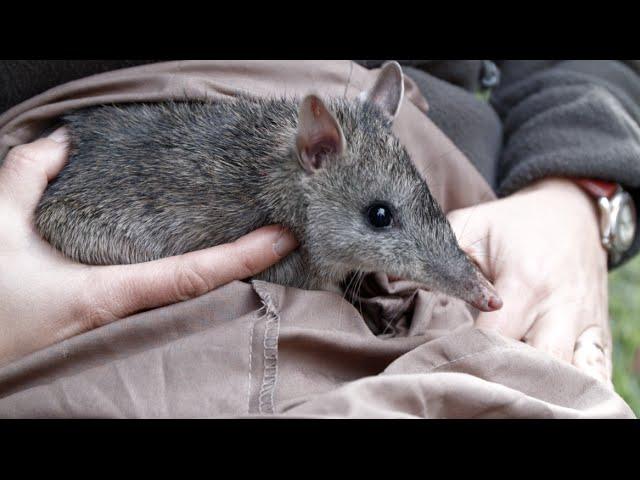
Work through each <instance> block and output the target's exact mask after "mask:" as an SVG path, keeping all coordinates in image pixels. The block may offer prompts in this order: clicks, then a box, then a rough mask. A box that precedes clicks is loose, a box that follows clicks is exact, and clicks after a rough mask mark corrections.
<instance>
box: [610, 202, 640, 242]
mask: <svg viewBox="0 0 640 480" xmlns="http://www.w3.org/2000/svg"><path fill="white" fill-rule="evenodd" d="M616 220H617V222H616V224H617V225H616V242H615V243H616V249H617V250H619V251H621V252H622V251H625V250H627V249H628V248H629V247H630V246H631V243H633V239H634V237H635V234H636V213H635V211H634V208H633V204H632V203H631V202H624V203H623V204H622V205H621V206H620V212H619V213H618V218H617V219H616Z"/></svg>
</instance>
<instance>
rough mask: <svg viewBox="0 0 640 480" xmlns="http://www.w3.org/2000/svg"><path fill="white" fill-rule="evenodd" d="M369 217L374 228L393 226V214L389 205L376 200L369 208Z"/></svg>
mask: <svg viewBox="0 0 640 480" xmlns="http://www.w3.org/2000/svg"><path fill="white" fill-rule="evenodd" d="M367 219H368V220H369V223H370V224H371V226H372V227H374V228H387V227H390V226H391V222H392V221H393V216H392V215H391V209H390V208H389V206H388V205H385V204H384V203H379V202H376V203H372V204H371V205H370V206H369V208H368V209H367Z"/></svg>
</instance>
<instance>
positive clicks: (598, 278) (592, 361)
mask: <svg viewBox="0 0 640 480" xmlns="http://www.w3.org/2000/svg"><path fill="white" fill-rule="evenodd" d="M448 218H449V221H450V222H451V224H452V227H453V229H454V231H455V232H456V235H457V237H458V240H459V242H460V245H461V247H462V248H463V250H465V251H466V252H467V253H468V254H469V255H470V257H471V258H472V259H474V260H475V261H476V262H477V263H478V265H479V266H480V268H481V269H482V271H483V273H484V274H485V275H486V276H487V277H488V278H489V279H490V280H492V281H493V283H494V285H495V287H496V290H497V291H498V293H499V294H500V296H501V297H502V300H503V302H504V306H503V307H502V309H501V310H498V311H496V312H491V313H484V312H481V313H480V314H479V316H478V318H477V320H476V326H477V327H480V328H486V329H492V330H496V331H498V332H499V333H501V334H503V335H506V336H508V337H511V338H514V339H517V340H522V341H524V342H526V343H528V344H530V345H532V346H534V347H536V348H538V349H541V350H544V351H546V352H547V353H549V354H551V355H553V356H555V357H557V358H560V359H563V360H565V361H567V362H570V363H573V364H574V365H575V366H577V367H578V368H581V369H582V370H584V371H585V372H587V373H589V374H591V375H592V376H595V377H597V378H600V379H601V380H603V381H604V382H606V383H610V380H611V336H610V330H609V323H608V304H607V302H608V291H607V255H606V251H605V250H604V248H603V247H602V243H601V241H600V232H599V228H598V225H599V223H598V218H597V213H596V209H595V205H594V203H593V200H592V199H591V198H590V197H589V196H588V195H587V194H586V193H584V192H583V191H582V189H581V188H580V187H578V186H577V185H576V184H575V183H574V182H572V181H570V180H565V179H546V180H542V181H539V182H537V183H536V184H534V185H531V186H530V187H528V188H526V189H524V190H521V191H519V192H517V193H516V194H514V195H511V196H509V197H506V198H503V199H500V200H496V201H493V202H488V203H484V204H480V205H477V206H474V207H471V208H466V209H461V210H457V211H454V212H451V213H450V214H449V216H448Z"/></svg>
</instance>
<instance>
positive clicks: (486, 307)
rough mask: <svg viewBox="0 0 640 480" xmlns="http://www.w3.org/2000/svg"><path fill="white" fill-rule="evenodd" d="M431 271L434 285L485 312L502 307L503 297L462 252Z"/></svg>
mask: <svg viewBox="0 0 640 480" xmlns="http://www.w3.org/2000/svg"><path fill="white" fill-rule="evenodd" d="M454 258H455V260H454V261H448V262H446V263H445V264H443V265H441V266H440V268H438V269H437V270H439V271H437V272H433V271H432V272H431V276H432V279H433V281H434V283H435V284H434V285H433V286H434V287H435V288H436V289H437V290H440V291H441V292H444V293H447V294H449V295H452V296H454V297H458V298H460V299H461V300H464V301H465V302H467V303H468V304H469V305H472V306H473V307H475V308H477V309H478V310H481V311H483V312H493V311H494V310H499V309H500V308H502V299H501V298H500V295H498V292H497V291H496V289H495V288H494V287H493V285H491V283H490V282H489V280H487V279H486V278H485V276H484V275H483V274H482V272H481V271H480V270H479V269H478V267H476V265H475V264H474V263H473V262H472V261H471V260H470V259H469V258H468V257H467V256H466V255H465V254H464V253H462V252H459V253H458V254H457V255H456V256H455V257H454Z"/></svg>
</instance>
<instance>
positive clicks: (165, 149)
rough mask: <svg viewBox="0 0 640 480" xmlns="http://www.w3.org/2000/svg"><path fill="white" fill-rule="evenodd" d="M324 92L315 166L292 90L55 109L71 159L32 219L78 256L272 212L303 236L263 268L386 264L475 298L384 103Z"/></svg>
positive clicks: (185, 240) (301, 271)
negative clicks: (328, 130) (329, 138)
mask: <svg viewBox="0 0 640 480" xmlns="http://www.w3.org/2000/svg"><path fill="white" fill-rule="evenodd" d="M325 100H326V106H327V109H328V110H330V111H331V112H332V113H333V115H334V117H335V120H337V122H338V123H339V125H340V127H341V129H342V133H343V135H344V141H345V145H344V151H343V152H340V153H331V152H330V153H329V154H328V157H327V158H324V157H323V158H324V161H323V167H322V168H320V169H318V170H315V171H313V172H309V171H307V170H305V168H303V166H302V165H301V161H300V153H299V151H298V148H297V147H296V138H297V135H298V119H299V108H300V99H289V98H280V99H259V98H249V97H240V98H231V99H226V100H216V101H212V102H197V101H190V102H173V103H159V104H129V105H121V106H101V107H95V108H89V109H84V110H79V111H76V112H73V113H71V114H69V115H67V116H66V117H65V119H64V121H65V123H66V125H67V126H68V129H69V133H70V158H69V162H68V164H67V166H66V167H65V168H64V169H63V171H62V172H61V173H60V174H59V176H58V177H57V178H56V179H55V180H54V181H53V182H51V184H50V185H49V187H48V189H47V191H46V193H45V195H44V197H43V198H42V200H41V202H40V205H39V207H38V209H37V212H36V225H37V228H38V229H39V231H40V232H41V234H42V235H43V237H44V238H45V239H46V240H48V241H49V242H50V243H51V244H52V245H54V246H55V247H56V248H58V249H60V250H61V251H63V252H64V253H65V254H66V255H68V256H69V257H71V258H73V259H75V260H77V261H80V262H82V263H88V264H124V263H134V262H143V261H148V260H154V259H158V258H162V257H166V256H171V255H176V254H181V253H185V252H189V251H193V250H197V249H201V248H205V247H210V246H214V245H219V244H222V243H225V242H229V241H233V240H235V239H237V238H238V237H240V236H242V235H244V234H246V233H248V232H250V231H252V230H255V229H256V228H258V227H261V226H264V225H268V224H274V223H278V224H283V225H286V226H287V227H289V228H290V229H291V230H292V231H293V232H294V234H295V235H296V237H297V238H298V240H299V241H300V243H301V246H300V248H299V249H298V250H297V251H296V252H294V253H293V254H291V255H289V256H288V257H286V258H285V259H284V260H283V261H282V262H280V263H279V264H277V265H275V266H274V267H272V268H270V269H268V270H267V271H266V272H264V273H263V274H261V275H260V278H262V279H265V280H268V281H272V282H275V283H281V284H284V285H290V286H294V287H300V288H307V289H322V288H329V287H330V286H332V285H335V284H336V283H337V282H339V281H341V280H343V279H344V278H345V277H346V276H347V275H348V274H349V273H350V272H352V271H356V270H360V271H364V272H370V271H385V272H387V273H389V274H392V275H396V276H401V277H404V278H408V279H413V280H416V281H420V282H423V283H425V284H426V285H428V286H430V287H432V288H434V289H437V290H441V291H445V292H447V293H450V294H452V295H456V296H459V297H461V298H464V299H466V300H468V301H472V302H476V303H478V302H479V303H480V305H485V306H486V303H487V301H488V298H489V296H487V293H486V291H484V290H482V288H484V287H482V285H485V284H486V283H487V282H486V281H485V280H482V279H480V277H478V275H477V273H476V270H475V268H474V267H473V266H472V265H471V263H470V262H469V261H468V259H467V257H466V256H465V255H464V254H463V253H462V251H461V250H460V248H459V247H458V244H457V242H456V239H455V237H454V234H453V232H452V230H451V228H450V226H449V224H448V222H447V220H446V218H445V216H444V214H443V212H442V210H441V209H440V207H439V206H438V204H437V203H436V201H435V200H434V198H433V197H432V195H431V194H430V192H429V189H428V187H427V185H426V184H425V182H424V181H423V180H422V178H421V177H420V175H419V174H418V172H417V170H416V169H415V167H414V166H413V164H412V163H411V161H410V159H409V156H408V154H407V152H406V150H405V149H404V148H403V147H402V146H401V145H400V143H399V142H398V140H397V139H396V138H395V137H394V135H393V134H392V132H391V118H390V117H389V115H386V114H385V112H384V111H383V109H381V108H379V106H378V105H376V104H374V103H373V102H371V101H366V100H364V101H357V100H355V101H347V100H344V99H340V98H333V99H325ZM376 200H377V201H384V202H386V203H388V204H389V205H391V206H392V209H393V212H394V220H395V224H394V226H393V227H392V228H390V229H388V230H382V231H380V230H376V229H374V228H373V227H371V226H370V225H369V224H368V222H367V219H366V209H367V207H368V206H369V205H370V204H371V203H372V202H374V201H376ZM485 286H486V285H485ZM481 287H482V288H481ZM479 296H481V297H482V301H479V300H478V298H479Z"/></svg>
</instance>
